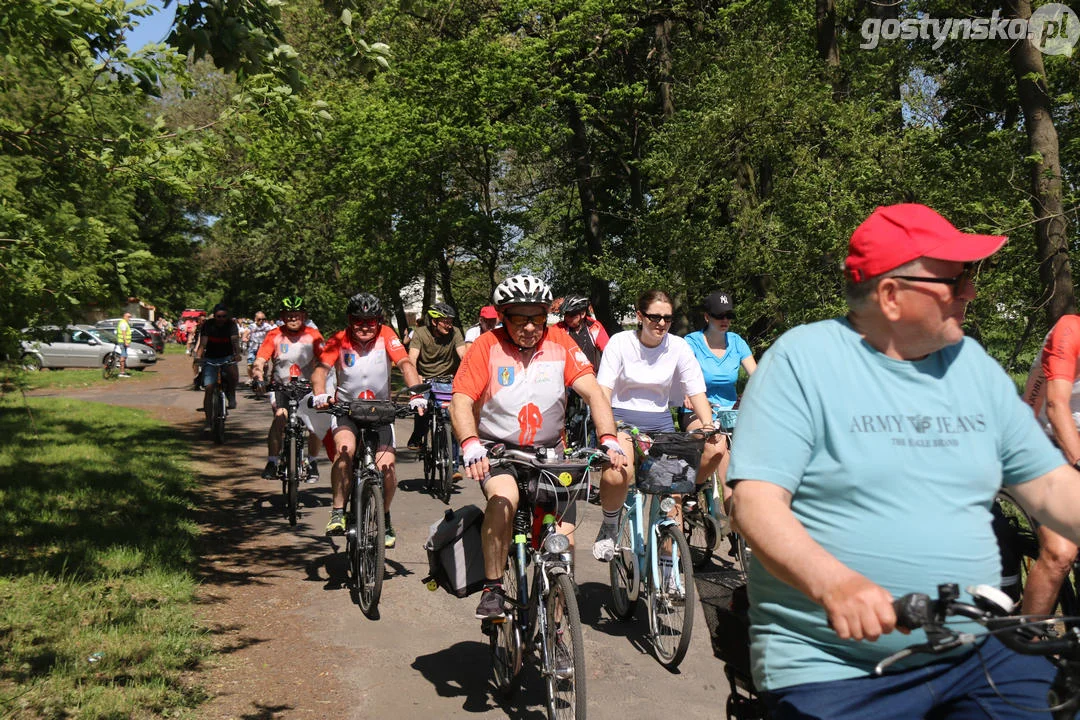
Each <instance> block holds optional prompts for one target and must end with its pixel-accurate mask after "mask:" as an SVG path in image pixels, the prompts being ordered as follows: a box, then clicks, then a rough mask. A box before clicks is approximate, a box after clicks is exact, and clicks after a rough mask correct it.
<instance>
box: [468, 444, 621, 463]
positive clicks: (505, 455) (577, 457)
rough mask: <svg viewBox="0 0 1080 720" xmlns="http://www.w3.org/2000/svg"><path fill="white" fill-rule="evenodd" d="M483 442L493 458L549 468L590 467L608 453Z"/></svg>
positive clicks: (605, 458)
mask: <svg viewBox="0 0 1080 720" xmlns="http://www.w3.org/2000/svg"><path fill="white" fill-rule="evenodd" d="M481 442H483V444H484V445H487V447H488V457H489V458H491V459H492V460H509V461H511V462H518V463H521V464H524V465H531V466H532V467H537V468H544V469H548V470H551V469H558V468H567V469H570V468H574V469H581V468H588V467H592V466H593V465H595V464H599V463H597V462H595V461H597V460H600V461H601V462H606V461H607V453H606V452H605V451H603V450H599V449H597V448H578V449H577V450H574V451H573V452H571V453H570V454H566V453H564V452H560V451H559V450H558V448H543V447H536V448H533V449H532V450H531V451H530V450H524V449H521V448H512V447H508V446H507V445H506V444H505V443H492V442H488V441H483V440H482V441H481Z"/></svg>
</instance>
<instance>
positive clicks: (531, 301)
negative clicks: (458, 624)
mask: <svg viewBox="0 0 1080 720" xmlns="http://www.w3.org/2000/svg"><path fill="white" fill-rule="evenodd" d="M492 300H493V301H494V305H495V307H496V308H497V309H498V311H499V313H500V314H501V315H502V321H503V327H501V328H495V329H494V330H492V331H491V332H486V333H484V334H483V335H481V336H480V337H478V338H477V339H476V342H474V343H473V344H472V347H470V348H469V352H468V353H466V355H465V359H464V360H462V362H461V368H460V369H459V370H458V373H457V376H456V377H455V378H454V397H453V400H452V401H451V402H450V419H451V421H452V422H453V425H454V433H455V434H456V435H457V437H459V438H461V451H462V458H463V460H464V463H465V472H466V473H467V474H468V476H469V477H471V478H472V479H473V480H476V481H477V482H479V483H480V487H481V489H482V490H483V491H484V495H485V496H486V497H487V510H486V512H485V513H484V526H483V530H482V538H483V547H484V576H485V581H484V593H483V595H481V597H480V604H479V605H478V606H477V608H476V617H477V618H479V619H481V620H489V619H492V618H500V617H503V616H504V610H503V603H504V601H505V598H506V596H505V594H504V592H503V587H502V574H503V570H504V569H505V567H506V557H507V553H508V551H509V547H510V531H511V529H512V525H513V518H514V513H515V512H517V505H518V487H517V479H516V476H515V475H514V474H512V472H513V471H512V470H509V469H507V468H499V474H498V475H494V476H490V477H489V476H488V475H489V473H490V472H491V467H490V464H489V463H488V459H487V448H486V447H485V446H484V445H483V444H482V443H481V442H480V440H481V439H483V440H491V441H495V442H499V443H505V444H507V445H510V446H516V447H522V446H524V447H531V446H535V447H545V448H546V447H554V446H556V445H557V444H558V443H559V440H560V436H561V433H562V429H563V425H564V423H565V414H566V388H567V387H572V388H573V389H574V391H575V392H576V393H578V394H579V395H580V396H581V397H582V398H584V399H585V401H586V402H588V403H589V408H590V409H591V410H592V414H593V419H594V421H595V423H596V429H597V432H598V433H599V434H600V444H601V445H602V446H603V448H604V449H605V450H607V451H608V459H609V461H610V462H611V464H612V466H613V467H623V466H624V465H625V464H626V456H625V455H624V454H623V451H622V449H621V448H619V444H618V442H617V440H616V439H615V421H614V420H613V419H612V417H611V407H610V406H609V405H608V404H607V403H606V402H605V401H604V397H603V394H602V393H601V391H600V386H599V385H597V384H596V376H595V375H594V374H593V369H592V365H590V364H589V361H588V360H587V359H586V357H585V354H584V353H582V352H581V349H580V348H578V346H577V345H576V344H575V343H574V341H573V340H572V339H571V338H570V336H569V335H567V334H566V332H565V331H563V330H561V329H559V328H555V327H547V313H548V309H549V308H550V307H551V300H552V298H551V289H550V288H549V287H548V286H547V284H546V283H545V282H544V281H542V280H540V279H539V278H536V277H532V276H530V275H515V276H513V277H510V278H507V279H506V280H504V281H503V282H502V283H500V284H499V286H498V287H496V288H495V292H494V294H493V297H492ZM575 520H576V513H575V507H574V506H573V505H570V506H569V507H567V508H566V509H565V511H564V513H563V515H562V518H561V524H560V529H559V532H561V533H565V534H568V535H570V537H571V538H572V537H573V535H572V534H571V530H572V528H573V523H574V522H575Z"/></svg>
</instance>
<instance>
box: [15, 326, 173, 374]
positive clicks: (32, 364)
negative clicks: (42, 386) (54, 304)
mask: <svg viewBox="0 0 1080 720" xmlns="http://www.w3.org/2000/svg"><path fill="white" fill-rule="evenodd" d="M23 335H24V336H25V339H24V340H23V341H22V353H23V354H22V365H23V367H25V368H27V369H29V370H40V369H41V368H69V367H88V368H100V367H101V366H102V365H104V364H105V359H106V358H107V357H108V356H109V355H111V354H112V353H114V352H118V351H119V348H118V347H117V346H116V335H114V334H113V333H112V332H111V331H109V330H103V329H101V328H96V327H94V326H93V325H68V326H67V327H63V328H61V327H57V326H56V325H49V326H46V327H40V328H27V329H24V330H23ZM156 362H157V353H155V352H154V349H153V348H152V347H148V346H146V345H140V344H136V343H132V344H131V345H129V346H128V361H127V366H128V367H129V368H130V369H132V370H142V369H143V368H146V367H149V366H151V365H153V364H154V363H156Z"/></svg>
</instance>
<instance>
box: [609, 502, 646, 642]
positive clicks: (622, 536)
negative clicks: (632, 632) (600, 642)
mask: <svg viewBox="0 0 1080 720" xmlns="http://www.w3.org/2000/svg"><path fill="white" fill-rule="evenodd" d="M631 520H632V518H631V517H630V516H629V512H628V511H627V509H626V508H625V507H624V508H623V509H622V513H621V515H619V535H618V538H617V539H616V544H615V557H613V558H612V559H611V562H609V563H608V573H609V575H610V578H611V614H612V615H613V616H614V617H615V619H616V620H622V621H624V622H625V621H626V620H629V619H630V618H632V617H633V616H634V610H635V609H637V599H638V586H639V585H640V584H641V575H640V574H639V573H638V558H637V554H636V553H635V552H634V528H633V523H632V522H631Z"/></svg>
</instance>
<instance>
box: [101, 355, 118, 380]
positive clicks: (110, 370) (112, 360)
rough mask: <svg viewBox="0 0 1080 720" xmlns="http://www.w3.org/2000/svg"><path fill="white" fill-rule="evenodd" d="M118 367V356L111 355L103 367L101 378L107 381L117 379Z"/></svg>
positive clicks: (106, 358) (106, 357)
mask: <svg viewBox="0 0 1080 720" xmlns="http://www.w3.org/2000/svg"><path fill="white" fill-rule="evenodd" d="M118 365H119V362H118V361H117V359H116V355H115V354H113V353H109V354H108V355H106V356H105V364H104V365H103V366H102V369H101V376H102V377H103V378H105V379H106V380H109V379H111V378H113V377H116V368H117V366H118Z"/></svg>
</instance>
